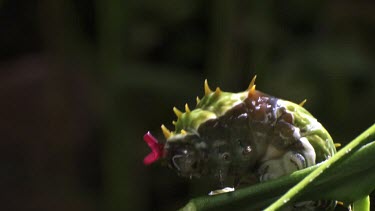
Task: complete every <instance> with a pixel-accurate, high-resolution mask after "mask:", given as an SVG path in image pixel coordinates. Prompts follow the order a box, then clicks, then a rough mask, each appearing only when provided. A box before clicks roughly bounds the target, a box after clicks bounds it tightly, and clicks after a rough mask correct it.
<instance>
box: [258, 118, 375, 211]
mask: <svg viewBox="0 0 375 211" xmlns="http://www.w3.org/2000/svg"><path fill="white" fill-rule="evenodd" d="M373 136H375V124H374V125H372V126H371V127H370V128H369V129H367V130H366V131H365V132H363V133H362V134H361V135H359V136H358V137H357V138H355V139H354V140H353V141H352V142H350V143H349V144H348V145H347V146H345V147H344V148H342V149H341V150H340V151H339V152H338V153H337V154H336V155H335V156H333V157H332V158H331V159H329V160H327V161H326V162H324V163H322V165H320V166H319V167H318V168H317V169H315V170H314V171H313V172H312V173H311V174H309V175H308V176H307V177H305V178H304V179H303V180H302V181H301V182H299V183H298V184H297V185H296V186H294V187H293V188H291V189H290V190H289V191H288V192H287V193H286V194H284V195H283V196H282V197H280V198H279V199H278V200H277V201H276V202H274V203H273V204H271V206H269V207H268V208H266V209H265V211H272V210H277V209H279V208H281V207H283V206H285V205H286V204H287V203H286V202H289V201H291V199H292V198H295V197H296V196H298V195H299V194H301V192H302V191H303V189H304V188H306V187H307V186H309V184H311V183H312V182H313V181H314V180H315V179H316V178H318V177H319V176H320V175H321V174H322V173H323V172H324V171H326V170H327V169H328V168H329V167H332V166H333V165H335V164H336V163H337V162H338V161H339V160H340V159H343V158H345V157H347V156H349V155H350V154H351V153H350V152H352V151H355V150H356V149H358V148H359V147H360V146H363V145H365V144H367V143H368V142H369V141H373V140H374V138H373Z"/></svg>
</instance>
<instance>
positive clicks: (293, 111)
mask: <svg viewBox="0 0 375 211" xmlns="http://www.w3.org/2000/svg"><path fill="white" fill-rule="evenodd" d="M255 79H256V76H255V77H254V78H253V79H252V81H251V82H250V85H249V87H248V88H247V90H246V91H243V92H239V93H231V92H224V91H222V90H221V89H220V88H219V87H218V88H216V90H215V91H212V90H211V89H210V87H209V86H208V83H207V80H206V81H205V82H204V92H205V95H204V97H203V98H202V99H199V98H198V97H197V105H196V107H195V109H193V110H191V109H190V108H189V106H188V105H187V104H186V105H185V112H182V111H180V110H178V109H177V108H176V107H174V108H173V111H174V113H175V114H176V116H177V121H173V124H174V125H175V130H174V131H172V132H171V131H169V130H168V129H167V128H166V127H165V126H164V125H162V126H161V129H162V132H163V134H164V136H165V138H166V142H165V144H161V143H158V142H157V140H156V139H155V138H154V137H152V135H151V134H150V133H149V132H148V133H147V134H146V135H145V136H144V140H145V141H146V142H147V143H148V144H149V146H150V148H151V149H152V153H150V154H149V155H148V156H147V157H145V159H144V163H145V164H151V163H153V162H155V161H156V160H158V159H159V158H161V159H163V160H165V161H166V162H167V163H168V165H169V166H170V167H171V168H173V169H174V170H176V171H177V173H178V174H179V175H181V176H185V177H190V178H192V177H201V176H205V175H212V176H214V177H216V178H218V179H219V180H220V183H221V184H224V183H225V182H228V181H229V183H231V184H232V186H238V185H239V184H240V183H245V182H246V181H247V180H249V179H250V180H252V183H254V182H262V181H267V180H271V179H275V178H278V177H280V176H283V175H286V174H290V173H291V172H294V171H297V170H300V169H304V168H306V167H309V166H312V165H315V164H317V163H320V162H322V161H324V160H326V159H328V158H330V157H331V156H332V155H333V154H334V153H335V152H336V149H335V145H334V143H333V141H332V138H331V136H330V135H329V133H328V132H327V131H326V129H325V128H324V127H323V126H322V125H321V124H320V123H319V122H318V121H317V120H316V119H315V118H314V117H313V116H312V115H311V114H310V113H309V112H308V111H307V110H306V109H304V108H303V107H302V106H303V104H304V103H305V101H303V102H302V103H301V104H295V103H293V102H289V101H287V100H282V99H278V98H276V97H273V96H270V95H267V94H264V93H262V92H260V91H258V90H256V89H255V84H254V83H255ZM254 178H255V179H254ZM254 180H255V181H254Z"/></svg>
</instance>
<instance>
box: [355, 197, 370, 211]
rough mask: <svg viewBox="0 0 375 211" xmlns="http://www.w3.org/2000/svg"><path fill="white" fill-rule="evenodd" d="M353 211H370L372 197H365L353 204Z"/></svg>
mask: <svg viewBox="0 0 375 211" xmlns="http://www.w3.org/2000/svg"><path fill="white" fill-rule="evenodd" d="M352 210H353V211H370V196H368V195H367V196H365V197H363V198H361V199H359V200H357V201H355V202H354V203H353V209H352Z"/></svg>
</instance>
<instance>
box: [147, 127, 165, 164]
mask: <svg viewBox="0 0 375 211" xmlns="http://www.w3.org/2000/svg"><path fill="white" fill-rule="evenodd" d="M143 140H145V142H146V143H147V144H148V146H149V147H150V148H151V150H152V152H151V153H150V154H148V155H147V156H146V157H145V158H144V159H143V163H144V164H145V165H150V164H151V163H153V162H155V161H157V160H158V159H159V158H160V157H161V156H162V154H163V147H164V145H163V144H159V143H158V140H156V138H155V137H153V136H152V135H151V133H150V132H147V133H146V134H145V135H144V136H143Z"/></svg>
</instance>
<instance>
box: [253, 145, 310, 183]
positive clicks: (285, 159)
mask: <svg viewBox="0 0 375 211" xmlns="http://www.w3.org/2000/svg"><path fill="white" fill-rule="evenodd" d="M307 166H308V164H307V161H306V159H305V157H304V156H303V155H302V154H300V153H298V152H294V151H289V152H287V153H285V154H284V155H283V156H282V157H281V158H279V159H273V160H269V161H266V162H264V163H263V164H262V165H261V166H260V167H259V169H258V173H259V175H260V177H259V180H260V181H261V182H263V181H268V180H273V179H276V178H278V177H281V176H283V175H286V174H289V173H291V172H294V171H297V170H300V169H304V168H306V167H307Z"/></svg>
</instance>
